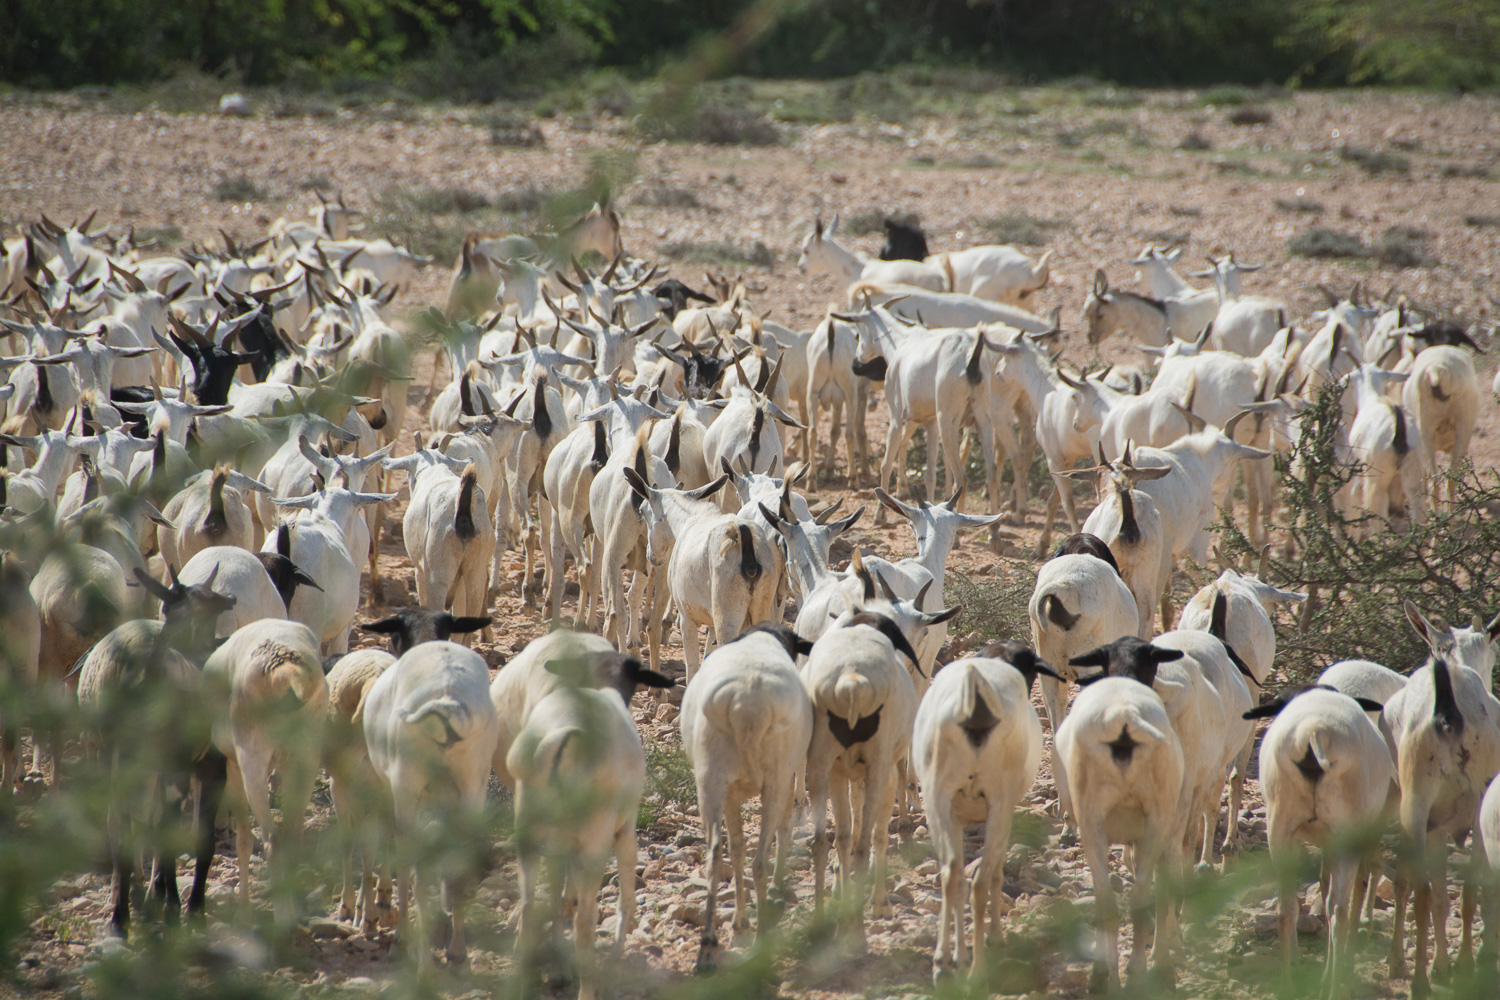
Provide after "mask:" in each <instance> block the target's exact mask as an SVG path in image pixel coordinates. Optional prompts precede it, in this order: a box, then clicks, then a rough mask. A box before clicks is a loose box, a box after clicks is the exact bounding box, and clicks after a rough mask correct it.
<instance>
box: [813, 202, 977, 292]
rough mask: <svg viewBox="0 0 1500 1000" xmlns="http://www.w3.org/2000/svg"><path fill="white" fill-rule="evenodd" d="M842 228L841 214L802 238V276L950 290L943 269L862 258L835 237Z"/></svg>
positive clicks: (818, 224) (912, 262) (815, 225)
mask: <svg viewBox="0 0 1500 1000" xmlns="http://www.w3.org/2000/svg"><path fill="white" fill-rule="evenodd" d="M838 226H839V215H838V213H837V212H835V213H833V221H832V222H830V223H829V224H828V228H827V229H824V228H823V220H822V219H818V220H816V221H815V222H814V223H813V229H812V232H810V233H808V234H807V235H806V236H805V237H803V239H802V252H801V253H800V254H799V255H798V257H797V270H799V271H801V272H802V273H803V274H831V275H833V277H834V278H835V279H836V280H838V281H839V282H840V283H841V284H842V285H843V286H845V287H847V286H849V285H851V284H853V283H855V282H857V281H881V282H886V283H889V284H905V285H914V286H916V287H918V288H928V289H931V290H933V291H936V292H944V291H951V288H950V287H949V285H948V277H947V275H946V274H945V273H944V272H943V270H942V269H941V268H940V267H933V266H931V265H929V264H925V263H923V262H921V261H915V260H871V259H869V258H868V257H860V256H859V255H858V254H855V253H854V252H853V251H851V250H848V249H847V248H845V247H844V245H843V244H842V243H840V242H838V241H837V240H835V239H834V238H833V234H834V231H835V230H836V229H838Z"/></svg>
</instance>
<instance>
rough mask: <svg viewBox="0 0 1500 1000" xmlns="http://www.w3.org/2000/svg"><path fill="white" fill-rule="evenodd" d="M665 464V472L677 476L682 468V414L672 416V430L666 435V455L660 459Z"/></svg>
mask: <svg viewBox="0 0 1500 1000" xmlns="http://www.w3.org/2000/svg"><path fill="white" fill-rule="evenodd" d="M662 461H664V462H666V463H667V471H668V472H670V473H672V475H674V476H675V475H677V473H678V470H680V469H681V468H682V414H681V413H674V414H673V415H672V429H671V430H670V431H668V433H667V454H666V456H665V457H664V458H663V459H662Z"/></svg>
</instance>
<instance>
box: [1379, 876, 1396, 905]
mask: <svg viewBox="0 0 1500 1000" xmlns="http://www.w3.org/2000/svg"><path fill="white" fill-rule="evenodd" d="M1375 898H1376V899H1378V900H1380V901H1381V902H1382V903H1391V904H1394V903H1395V902H1396V887H1395V885H1393V884H1392V883H1391V880H1390V879H1388V878H1385V877H1383V876H1382V877H1381V879H1380V881H1379V882H1378V883H1377V884H1376V886H1375Z"/></svg>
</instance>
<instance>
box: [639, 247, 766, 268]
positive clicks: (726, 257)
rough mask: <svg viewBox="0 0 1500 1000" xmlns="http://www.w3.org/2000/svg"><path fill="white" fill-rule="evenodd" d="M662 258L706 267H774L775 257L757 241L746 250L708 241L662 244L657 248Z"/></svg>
mask: <svg viewBox="0 0 1500 1000" xmlns="http://www.w3.org/2000/svg"><path fill="white" fill-rule="evenodd" d="M659 250H660V251H661V254H662V256H663V257H669V258H671V259H672V260H680V261H682V262H683V263H685V264H698V265H702V266H708V267H764V268H767V269H770V268H773V267H775V266H776V255H775V254H773V253H772V252H771V249H770V248H769V247H767V246H766V245H765V244H764V243H762V242H760V241H759V240H756V241H755V244H754V245H753V246H751V247H749V248H748V249H746V248H744V247H741V246H738V245H737V244H734V243H731V242H729V241H728V240H710V241H708V242H706V243H692V242H677V243H664V244H662V245H661V247H660V248H659Z"/></svg>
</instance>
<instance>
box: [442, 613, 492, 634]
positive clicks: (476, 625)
mask: <svg viewBox="0 0 1500 1000" xmlns="http://www.w3.org/2000/svg"><path fill="white" fill-rule="evenodd" d="M493 624H495V623H494V622H493V621H491V620H490V619H488V618H485V617H484V616H483V615H465V616H463V617H460V618H454V619H453V621H452V622H450V623H449V625H448V627H449V629H450V630H452V631H454V632H478V631H479V630H480V629H482V628H489V627H490V626H491V625H493Z"/></svg>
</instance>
